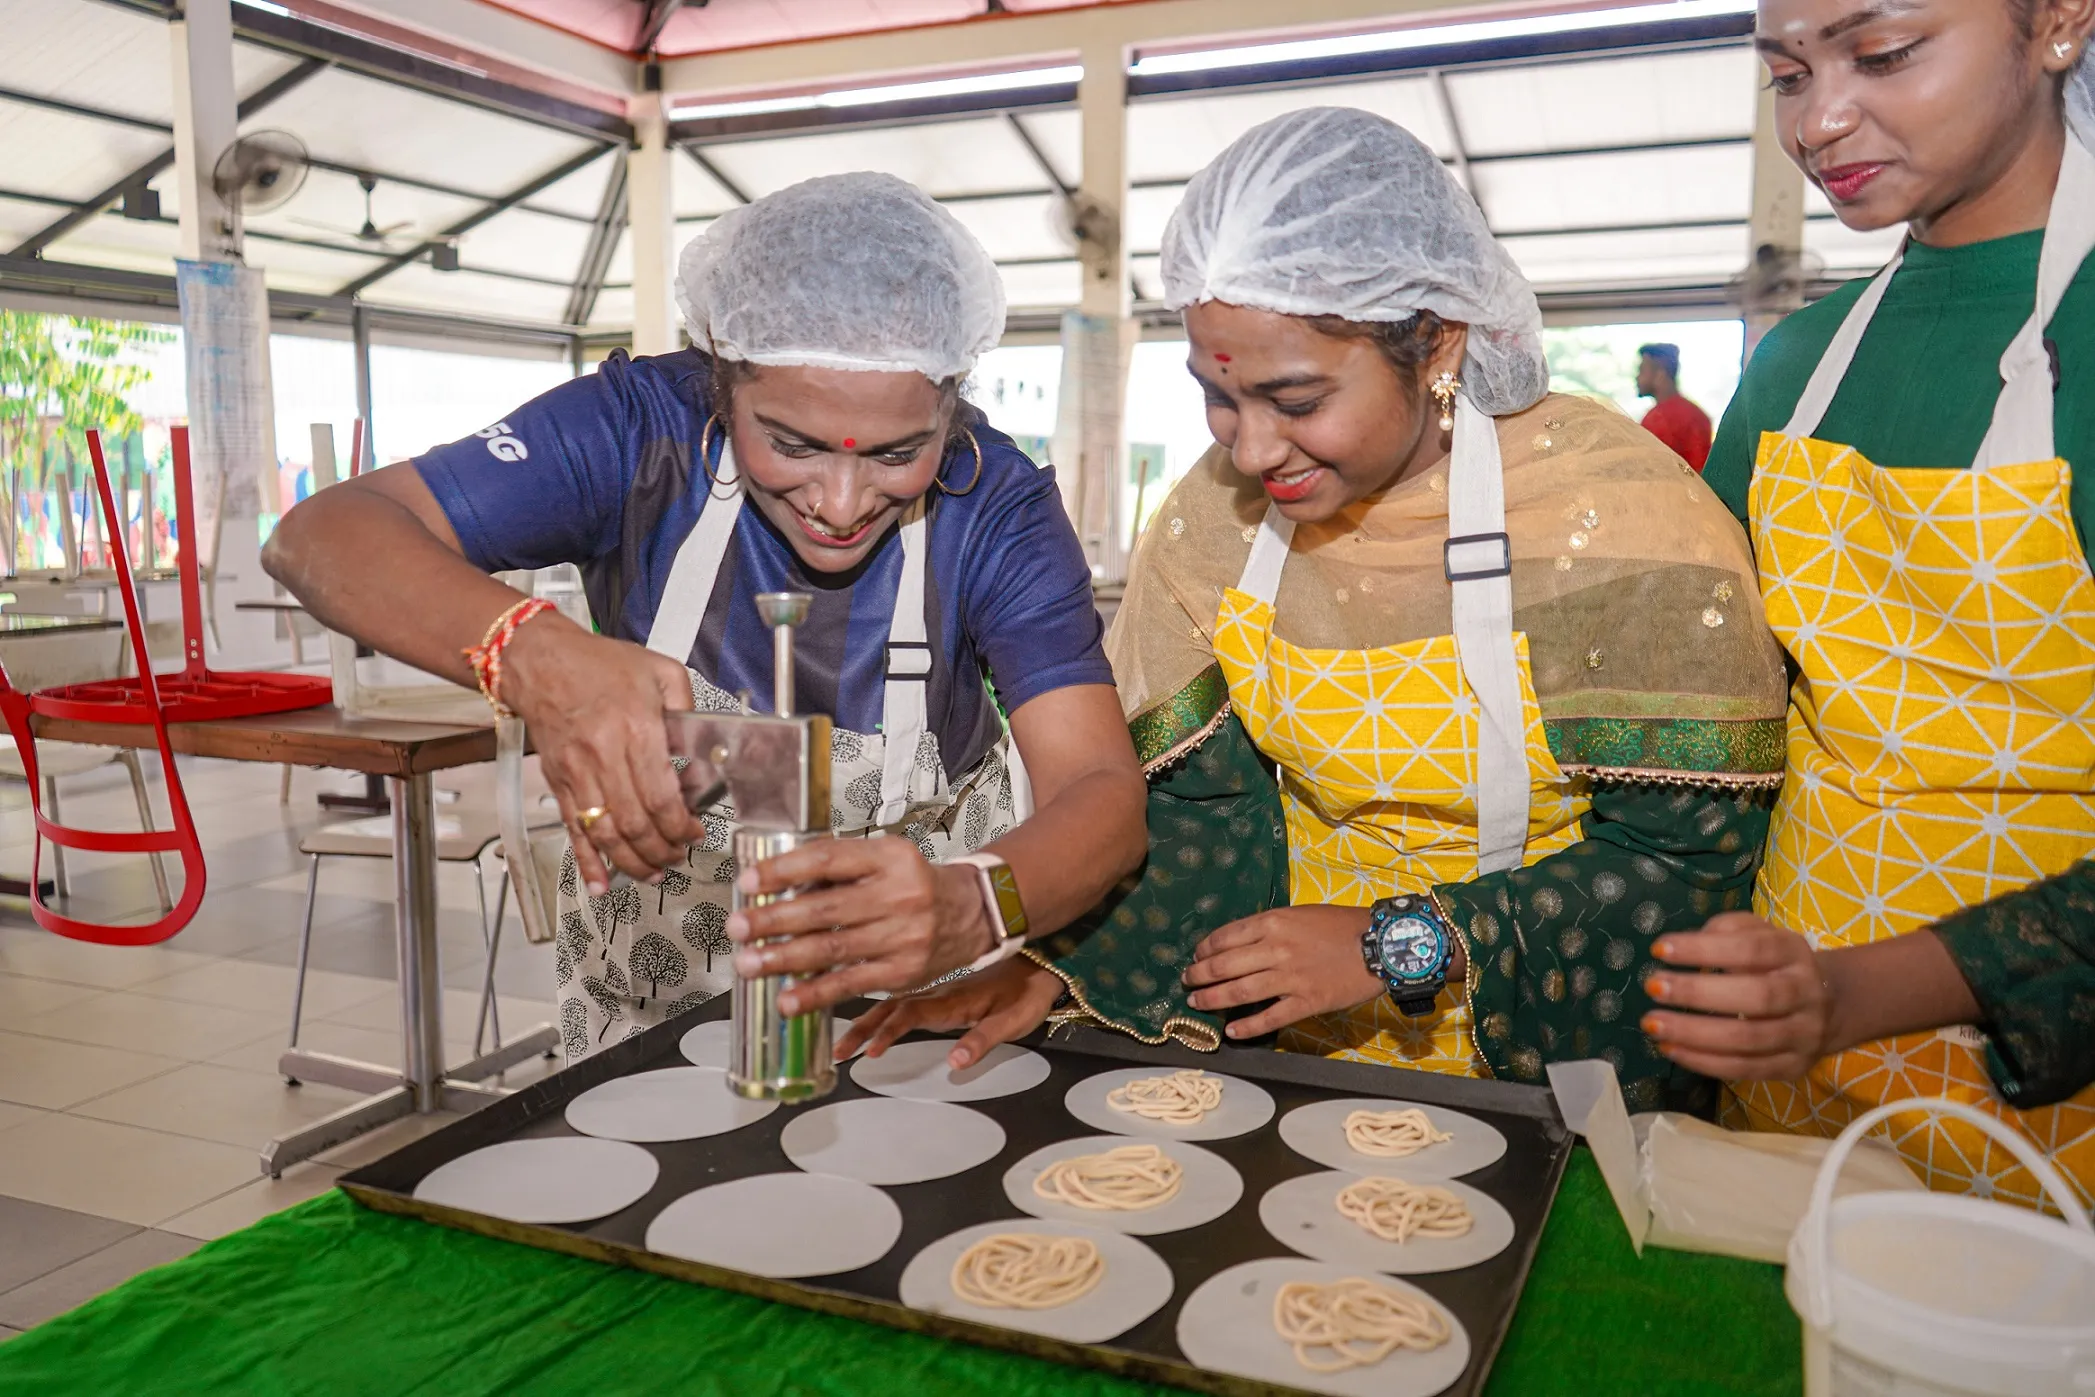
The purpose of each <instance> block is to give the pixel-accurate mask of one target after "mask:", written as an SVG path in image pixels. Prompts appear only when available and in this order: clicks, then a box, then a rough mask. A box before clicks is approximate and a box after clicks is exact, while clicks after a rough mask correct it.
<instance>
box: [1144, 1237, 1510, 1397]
mask: <svg viewBox="0 0 2095 1397" xmlns="http://www.w3.org/2000/svg"><path fill="white" fill-rule="evenodd" d="M1361 1273H1362V1272H1361V1268H1359V1267H1346V1266H1333V1265H1330V1264H1328V1263H1326V1262H1322V1261H1300V1260H1297V1259H1296V1258H1294V1257H1278V1256H1276V1257H1267V1258H1266V1259H1265V1260H1263V1261H1247V1262H1245V1263H1243V1264H1242V1265H1241V1266H1232V1267H1230V1268H1229V1269H1228V1270H1227V1271H1219V1272H1217V1273H1216V1274H1214V1275H1212V1276H1210V1277H1208V1279H1207V1280H1206V1281H1205V1282H1204V1283H1203V1284H1202V1285H1201V1287H1200V1288H1199V1289H1198V1290H1196V1291H1194V1292H1193V1293H1192V1294H1191V1295H1189V1296H1187V1297H1186V1304H1185V1308H1184V1309H1182V1310H1180V1311H1179V1315H1178V1346H1179V1348H1180V1349H1181V1350H1182V1351H1183V1352H1184V1353H1185V1355H1186V1357H1187V1358H1188V1359H1190V1360H1192V1361H1193V1363H1194V1364H1196V1365H1197V1366H1199V1367H1202V1368H1212V1369H1214V1370H1215V1371H1216V1372H1219V1373H1234V1374H1236V1375H1237V1376H1238V1377H1244V1378H1252V1379H1255V1380H1257V1381H1260V1382H1270V1383H1278V1384H1279V1385H1281V1386H1283V1387H1293V1388H1302V1389H1305V1390H1307V1391H1310V1392H1329V1393H1332V1394H1334V1397H1432V1394H1434V1393H1436V1392H1442V1391H1445V1390H1446V1389H1447V1388H1449V1387H1450V1386H1452V1385H1453V1384H1454V1383H1455V1381H1456V1380H1457V1379H1459V1378H1460V1377H1461V1376H1462V1374H1463V1372H1464V1371H1465V1370H1466V1369H1468V1367H1469V1332H1468V1331H1467V1330H1465V1329H1464V1328H1463V1327H1462V1321H1461V1320H1459V1319H1456V1318H1455V1316H1454V1315H1453V1314H1452V1313H1450V1312H1449V1310H1448V1308H1447V1306H1445V1305H1441V1304H1440V1302H1439V1301H1437V1300H1434V1299H1433V1297H1432V1296H1430V1295H1427V1294H1426V1292H1425V1291H1423V1290H1420V1289H1419V1288H1418V1287H1417V1286H1414V1285H1406V1284H1405V1283H1404V1282H1403V1281H1399V1280H1391V1279H1390V1278H1388V1277H1386V1276H1372V1277H1370V1279H1372V1280H1373V1281H1375V1283H1376V1284H1378V1285H1385V1286H1388V1287H1389V1288H1390V1289H1391V1290H1397V1291H1405V1292H1408V1293H1410V1294H1412V1295H1416V1296H1419V1297H1421V1298H1423V1299H1425V1300H1427V1301H1429V1302H1430V1303H1432V1304H1434V1305H1436V1306H1437V1307H1438V1308H1439V1310H1440V1312H1441V1313H1442V1314H1443V1315H1446V1316H1447V1320H1448V1327H1449V1328H1450V1329H1451V1330H1453V1331H1454V1332H1453V1333H1451V1334H1450V1335H1449V1336H1448V1341H1447V1342H1446V1343H1444V1344H1442V1345H1441V1346H1440V1347H1439V1348H1437V1349H1432V1350H1429V1351H1427V1352H1425V1353H1417V1352H1413V1351H1412V1350H1409V1349H1398V1350H1396V1351H1395V1352H1393V1353H1391V1354H1390V1355H1389V1356H1388V1357H1387V1358H1384V1359H1383V1360H1382V1361H1381V1362H1380V1363H1371V1364H1369V1365H1368V1366H1367V1367H1365V1368H1348V1369H1345V1370H1344V1371H1343V1372H1337V1373H1318V1372H1313V1371H1311V1370H1310V1369H1308V1368H1305V1367H1303V1366H1302V1365H1301V1364H1300V1363H1298V1362H1297V1361H1296V1360H1295V1349H1294V1346H1293V1345H1292V1344H1289V1343H1286V1342H1285V1341H1283V1340H1282V1339H1281V1337H1280V1331H1279V1330H1277V1329H1275V1328H1274V1327H1273V1297H1274V1295H1275V1294H1276V1293H1277V1292H1278V1291H1279V1290H1280V1288H1281V1287H1282V1286H1284V1285H1286V1284H1287V1283H1288V1282H1290V1281H1314V1282H1316V1283H1318V1284H1320V1285H1329V1284H1330V1283H1331V1282H1333V1281H1341V1280H1345V1279H1346V1278H1347V1277H1349V1276H1358V1275H1360V1274H1361Z"/></svg>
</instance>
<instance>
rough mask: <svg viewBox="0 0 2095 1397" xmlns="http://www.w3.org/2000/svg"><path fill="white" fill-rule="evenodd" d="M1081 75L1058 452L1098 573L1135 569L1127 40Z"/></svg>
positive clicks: (1080, 532)
mask: <svg viewBox="0 0 2095 1397" xmlns="http://www.w3.org/2000/svg"><path fill="white" fill-rule="evenodd" d="M1083 62H1084V77H1083V80H1082V81H1081V82H1079V83H1078V84H1077V104H1078V107H1079V109H1080V112H1081V115H1082V122H1083V125H1082V141H1083V155H1084V169H1083V174H1082V176H1081V178H1080V180H1079V183H1078V186H1077V193H1076V209H1075V210H1074V213H1075V217H1074V219H1073V220H1072V221H1073V222H1074V223H1075V224H1076V225H1077V226H1078V227H1079V228H1080V229H1082V230H1083V232H1084V234H1085V236H1083V237H1081V238H1080V239H1079V241H1078V244H1077V255H1078V259H1079V261H1080V262H1081V263H1082V269H1083V270H1082V275H1083V289H1082V292H1081V294H1080V296H1079V299H1078V302H1077V312H1076V313H1075V314H1074V315H1071V316H1067V317H1065V318H1064V320H1063V326H1062V353H1063V365H1062V397H1061V407H1060V410H1059V411H1058V413H1057V414H1056V415H1057V418H1058V420H1057V422H1056V429H1055V462H1056V466H1057V469H1058V471H1060V473H1061V477H1062V482H1061V483H1062V492H1063V502H1064V504H1065V505H1067V506H1068V508H1069V512H1070V518H1071V520H1072V521H1073V522H1074V523H1075V524H1076V528H1077V536H1078V537H1079V538H1080V539H1082V540H1083V543H1084V551H1085V552H1086V554H1088V555H1089V557H1090V559H1091V564H1092V570H1093V572H1094V574H1095V575H1096V576H1097V577H1098V578H1099V579H1100V580H1101V581H1106V582H1118V581H1121V580H1123V579H1124V578H1125V577H1126V576H1127V553H1128V538H1127V530H1128V528H1129V527H1130V524H1131V522H1132V521H1130V520H1127V519H1125V518H1124V517H1123V515H1124V508H1123V504H1122V501H1123V499H1124V498H1125V497H1126V495H1127V488H1126V486H1127V481H1126V475H1127V470H1126V466H1125V464H1124V462H1125V460H1126V455H1127V452H1126V447H1125V444H1124V442H1123V440H1122V427H1123V416H1124V412H1125V408H1126V401H1127V375H1128V365H1129V360H1130V357H1131V355H1132V352H1133V349H1134V343H1135V323H1134V321H1133V320H1132V319H1131V318H1130V317H1129V315H1128V294H1129V290H1128V260H1127V246H1126V240H1125V239H1124V238H1123V236H1122V231H1121V229H1122V223H1123V220H1124V217H1125V212H1126V208H1127V49H1126V46H1125V45H1124V44H1123V43H1121V42H1120V41H1119V40H1118V39H1117V38H1109V39H1104V40H1100V41H1098V42H1095V43H1092V44H1090V45H1087V46H1086V47H1085V48H1084V50H1083Z"/></svg>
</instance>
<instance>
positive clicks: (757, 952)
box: [727, 838, 992, 1014]
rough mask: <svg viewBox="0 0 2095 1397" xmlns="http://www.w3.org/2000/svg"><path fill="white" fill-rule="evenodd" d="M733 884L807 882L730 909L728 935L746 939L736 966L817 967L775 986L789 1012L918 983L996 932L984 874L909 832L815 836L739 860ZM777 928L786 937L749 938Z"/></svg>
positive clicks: (784, 970) (759, 970) (746, 969)
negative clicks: (944, 858) (924, 848)
mask: <svg viewBox="0 0 2095 1397" xmlns="http://www.w3.org/2000/svg"><path fill="white" fill-rule="evenodd" d="M735 886H736V887H737V888H738V889H739V890H740V891H741V892H742V894H743V895H744V896H745V897H748V896H755V895H761V894H767V893H780V892H785V891H788V890H790V889H793V888H807V889H809V891H807V892H803V893H801V894H800V895H799V896H797V897H794V898H792V899H790V900H788V901H785V902H774V903H771V904H769V905H768V906H764V907H745V908H743V909H742V910H741V911H739V912H736V913H735V914H734V915H732V916H730V917H729V918H728V919H727V934H728V936H729V937H730V938H731V939H733V940H734V941H735V942H736V944H738V945H739V946H741V948H742V949H741V950H739V951H737V952H736V953H735V973H736V974H738V975H741V976H743V977H744V978H745V979H748V978H754V977H757V976H762V975H814V976H819V977H820V978H818V979H815V980H812V981H809V982H807V983H805V984H799V985H795V986H793V987H792V988H791V989H789V990H787V991H786V992H785V993H783V994H782V995H780V996H779V1008H780V1009H782V1010H783V1011H784V1012H786V1013H788V1014H805V1013H809V1012H811V1011H813V1010H816V1009H822V1008H826V1007H828V1006H829V1005H832V1004H837V1003H840V1002H842V1001H843V1000H846V999H850V998H852V997H854V996H856V995H861V994H865V993H866V992H867V991H869V990H887V991H891V992H899V991H903V990H913V989H916V988H918V987H920V986H922V985H926V984H929V983H930V982H931V981H933V980H935V979H937V978H938V977H939V976H941V975H943V974H945V973H946V972H947V971H949V970H956V969H958V968H959V967H961V966H963V965H966V964H967V963H968V962H969V961H971V960H973V959H974V958H975V957H977V956H979V955H981V954H982V953H983V952H985V951H987V950H988V949H989V948H990V945H991V941H992V933H991V930H990V925H989V911H988V909H987V908H986V907H985V906H984V905H983V902H982V881H981V877H980V875H979V874H977V873H976V871H975V870H974V869H973V868H972V867H967V866H960V867H941V866H938V865H934V864H930V863H927V862H925V860H924V856H923V854H921V853H919V852H918V851H917V846H916V845H914V844H912V843H910V842H909V841H908V840H907V839H896V838H883V839H818V840H816V841H814V842H813V843H810V844H807V845H804V846H802V847H801V848H798V849H795V850H793V851H792V852H791V853H787V854H780V855H779V856H778V857H777V858H773V859H766V860H764V862H762V863H760V864H758V865H757V866H756V867H754V868H745V869H743V870H742V872H741V873H740V875H739V876H738V877H737V878H736V880H735ZM773 937H788V938H790V939H789V940H786V941H783V942H780V943H779V944H776V945H755V944H752V943H754V942H762V941H769V940H770V939H771V938H773Z"/></svg>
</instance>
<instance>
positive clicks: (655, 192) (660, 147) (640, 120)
mask: <svg viewBox="0 0 2095 1397" xmlns="http://www.w3.org/2000/svg"><path fill="white" fill-rule="evenodd" d="M632 114H633V128H634V131H635V132H636V133H637V134H638V135H639V137H640V144H639V145H638V146H637V147H635V148H634V149H633V151H631V152H630V153H629V154H628V155H627V156H626V223H627V226H628V227H630V228H631V229H632V237H633V352H634V353H635V354H668V353H670V352H672V351H673V350H676V349H680V348H682V347H683V340H682V338H681V337H680V336H679V334H678V327H677V306H676V271H677V250H678V249H677V245H676V198H675V193H674V189H675V184H674V179H673V176H672V172H671V170H670V167H669V162H670V160H671V159H672V158H673V157H674V155H675V151H673V150H672V149H671V148H670V145H669V113H668V111H667V110H666V108H665V106H664V103H663V100H662V96H661V94H660V93H654V92H650V93H647V94H645V95H643V96H640V97H636V98H635V99H634V100H633V104H632Z"/></svg>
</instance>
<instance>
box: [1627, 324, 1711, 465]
mask: <svg viewBox="0 0 2095 1397" xmlns="http://www.w3.org/2000/svg"><path fill="white" fill-rule="evenodd" d="M1679 379H1680V346H1679V345H1673V344H1647V345H1645V346H1644V347H1642V348H1641V349H1639V350H1638V351H1637V396H1638V397H1640V398H1651V399H1654V400H1655V403H1654V405H1653V407H1652V409H1651V411H1649V412H1647V413H1645V414H1644V430H1645V431H1647V432H1649V433H1651V434H1652V435H1653V436H1655V437H1657V438H1658V439H1659V440H1660V441H1662V442H1664V443H1665V444H1666V445H1667V446H1668V447H1671V448H1672V449H1673V451H1674V452H1675V454H1677V455H1678V456H1679V457H1680V459H1681V460H1683V461H1686V462H1687V463H1688V464H1689V465H1691V466H1693V467H1694V468H1695V469H1696V470H1698V471H1699V470H1701V469H1702V463H1703V462H1704V461H1706V460H1708V459H1709V438H1710V427H1709V414H1708V413H1706V412H1704V411H1703V410H1702V409H1701V408H1699V407H1696V406H1695V405H1694V404H1693V403H1691V402H1689V401H1688V400H1687V399H1686V398H1683V397H1682V396H1681V395H1680V383H1679Z"/></svg>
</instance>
